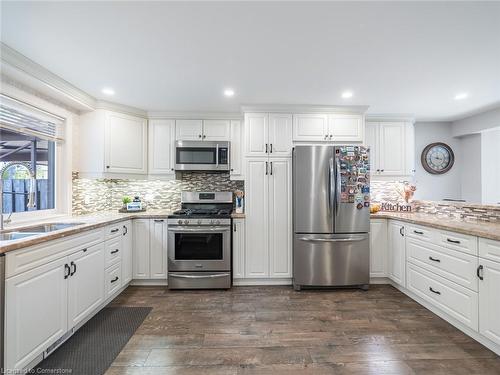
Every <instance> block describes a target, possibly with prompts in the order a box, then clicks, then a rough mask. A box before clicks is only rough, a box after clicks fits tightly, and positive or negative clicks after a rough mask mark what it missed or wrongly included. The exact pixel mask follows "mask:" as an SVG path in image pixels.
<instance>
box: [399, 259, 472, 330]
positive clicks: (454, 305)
mask: <svg viewBox="0 0 500 375" xmlns="http://www.w3.org/2000/svg"><path fill="white" fill-rule="evenodd" d="M407 282H408V284H407V286H408V289H409V290H410V291H412V292H413V293H415V294H416V295H418V296H419V297H421V298H422V299H424V300H426V301H427V302H429V303H431V304H433V305H434V306H436V307H438V308H439V309H440V310H442V311H443V312H445V313H446V314H448V315H449V316H451V317H453V318H455V319H456V320H458V321H460V322H461V323H463V324H465V325H466V326H468V327H470V328H472V329H473V330H475V331H477V330H478V294H477V293H476V292H473V291H471V290H469V289H467V288H464V287H462V286H460V285H458V284H455V283H453V282H451V281H448V280H446V279H444V278H442V277H440V276H438V275H436V274H432V273H431V272H429V271H426V270H424V269H423V268H420V267H418V266H415V265H413V264H411V263H410V264H408V279H407Z"/></svg>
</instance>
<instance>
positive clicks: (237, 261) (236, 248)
mask: <svg viewBox="0 0 500 375" xmlns="http://www.w3.org/2000/svg"><path fill="white" fill-rule="evenodd" d="M244 277H245V219H234V220H233V279H242V278H244Z"/></svg>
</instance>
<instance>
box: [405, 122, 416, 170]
mask: <svg viewBox="0 0 500 375" xmlns="http://www.w3.org/2000/svg"><path fill="white" fill-rule="evenodd" d="M405 154H406V159H405V175H413V174H415V127H414V126H413V124H412V123H406V125H405Z"/></svg>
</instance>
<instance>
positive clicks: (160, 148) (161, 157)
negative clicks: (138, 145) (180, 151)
mask: <svg viewBox="0 0 500 375" xmlns="http://www.w3.org/2000/svg"><path fill="white" fill-rule="evenodd" d="M174 143H175V120H164V119H155V120H150V121H149V142H148V145H149V149H148V155H149V158H148V173H149V174H150V175H166V176H175V170H174V168H175V155H174V152H175V147H174Z"/></svg>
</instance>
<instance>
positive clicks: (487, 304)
mask: <svg viewBox="0 0 500 375" xmlns="http://www.w3.org/2000/svg"><path fill="white" fill-rule="evenodd" d="M479 264H480V266H482V268H481V269H480V270H479V274H480V275H481V277H482V280H480V281H479V333H481V334H482V335H484V336H486V337H487V338H488V339H490V340H491V341H493V342H494V343H496V344H497V345H500V319H499V317H500V292H499V287H500V263H498V262H493V261H491V260H487V259H483V258H480V259H479Z"/></svg>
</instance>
